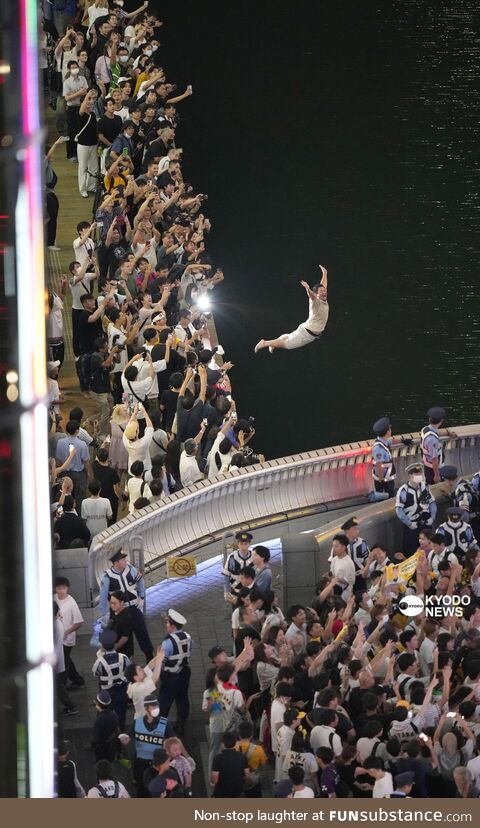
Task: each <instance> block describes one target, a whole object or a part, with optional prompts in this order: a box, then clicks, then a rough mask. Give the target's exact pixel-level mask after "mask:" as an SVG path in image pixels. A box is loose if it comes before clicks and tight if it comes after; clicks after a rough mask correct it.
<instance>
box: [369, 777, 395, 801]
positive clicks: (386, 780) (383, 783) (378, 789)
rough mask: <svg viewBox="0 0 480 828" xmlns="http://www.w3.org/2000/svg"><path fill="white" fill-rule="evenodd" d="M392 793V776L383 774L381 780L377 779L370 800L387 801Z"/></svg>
mask: <svg viewBox="0 0 480 828" xmlns="http://www.w3.org/2000/svg"><path fill="white" fill-rule="evenodd" d="M391 793H393V779H392V774H391V773H387V772H385V776H384V777H383V779H377V780H376V781H375V785H374V786H373V792H372V799H389V797H390V794H391Z"/></svg>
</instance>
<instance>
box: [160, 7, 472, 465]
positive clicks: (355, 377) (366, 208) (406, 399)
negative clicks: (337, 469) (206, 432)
mask: <svg viewBox="0 0 480 828" xmlns="http://www.w3.org/2000/svg"><path fill="white" fill-rule="evenodd" d="M153 5H154V4H153V3H152V6H153ZM161 16H162V15H161ZM162 19H164V21H165V29H164V31H163V32H162V35H163V37H162V40H163V41H164V43H163V44H162V60H163V61H164V65H165V68H166V70H167V77H168V79H169V80H170V81H172V82H174V83H178V85H179V88H180V89H182V90H183V85H184V84H186V83H192V84H193V88H194V96H193V98H191V99H189V100H187V101H185V102H184V103H181V104H180V105H179V107H178V109H179V112H180V114H181V118H182V120H181V124H180V127H179V129H178V133H177V145H179V146H183V147H184V150H185V172H186V175H185V177H186V180H189V179H191V180H192V181H193V183H194V184H195V186H196V188H198V190H200V191H202V192H207V193H208V194H209V201H208V204H207V209H206V213H207V214H208V215H209V216H210V218H211V219H212V221H213V225H214V227H213V233H212V239H211V242H210V244H209V249H210V251H211V253H212V255H213V257H214V263H215V264H216V265H220V266H222V267H223V269H224V271H225V274H226V279H225V282H224V284H223V285H222V286H221V287H220V288H219V289H216V290H215V291H214V294H213V298H214V308H215V309H214V315H215V321H216V324H217V328H218V331H219V337H220V341H221V343H222V345H223V346H224V348H225V352H226V357H227V358H228V359H231V360H232V361H233V362H234V363H235V365H236V367H235V369H234V370H233V371H232V383H233V386H234V393H235V397H236V398H237V400H238V403H239V407H240V411H241V413H242V415H244V416H248V415H250V414H252V415H254V416H255V417H256V420H257V432H258V433H257V437H256V441H255V447H256V448H257V449H258V450H259V451H264V453H265V454H266V455H267V457H268V458H271V457H273V456H281V455H286V454H289V453H294V452H297V451H302V450H307V449H313V448H320V447H322V446H328V445H333V444H339V443H342V442H347V441H350V440H356V439H359V438H364V437H368V436H370V433H371V424H372V423H373V421H374V420H375V419H377V417H378V416H380V415H382V414H385V413H387V414H389V415H390V416H391V417H392V419H393V421H394V430H395V432H397V433H398V432H402V431H406V430H417V429H418V428H420V427H421V426H422V425H423V424H424V421H425V411H426V409H427V407H429V406H430V405H432V404H437V405H438V404H444V405H445V406H446V407H447V408H448V411H449V423H450V424H454V423H456V424H458V423H468V422H476V421H478V414H477V394H478V385H477V367H478V363H479V355H478V342H479V334H480V325H479V321H478V308H479V307H480V303H479V298H480V296H479V294H480V289H479V286H478V277H477V269H478V266H477V259H478V252H477V251H478V228H477V225H478V212H479V209H480V199H479V197H478V180H479V167H480V164H479V156H478V132H479V129H478V114H479V91H480V77H479V75H478V71H477V67H478V63H479V57H480V35H479V33H478V9H477V5H476V3H475V2H474V0H470V1H469V2H468V1H467V2H465V1H464V0H462V2H459V1H458V0H457V2H454V0H452V2H444V0H436V1H435V2H433V0H432V2H422V0H403V1H402V2H386V1H385V0H377V2H375V3H373V2H370V0H367V2H364V3H358V2H353V0H340V2H339V0H322V2H318V0H316V2H315V1H314V0H300V2H295V3H293V2H285V0H280V2H275V3H274V2H272V0H260V1H259V2H258V3H252V2H250V3H243V4H238V5H233V4H230V3H224V2H219V1H218V0H206V2H205V3H202V4H198V3H197V2H192V0H186V2H184V3H182V4H180V5H178V6H176V7H175V6H173V7H171V8H170V9H169V10H168V12H167V11H165V13H164V14H163V16H162ZM319 262H322V263H323V264H325V265H326V266H327V267H328V269H329V274H330V279H331V281H330V290H329V300H330V321H329V324H328V327H327V329H326V332H325V334H324V336H323V337H322V338H321V340H320V342H319V343H315V344H312V345H310V346H308V347H306V348H304V349H302V350H296V351H291V352H277V353H276V354H275V355H274V356H273V357H270V356H269V355H268V352H266V351H263V352H262V353H261V354H259V355H258V356H254V354H253V347H254V345H255V343H256V342H257V340H258V339H259V338H260V337H262V336H264V337H267V338H271V337H274V336H278V335H279V334H281V333H284V332H287V331H290V330H293V329H294V328H295V327H296V326H297V325H298V324H299V322H301V321H303V320H304V319H305V318H306V299H305V294H304V291H303V289H302V288H301V287H300V285H299V284H298V281H299V280H300V279H301V278H306V279H307V280H309V281H310V283H311V284H312V283H313V281H314V280H315V279H316V276H317V273H318V269H317V265H318V263H319ZM292 276H296V278H292Z"/></svg>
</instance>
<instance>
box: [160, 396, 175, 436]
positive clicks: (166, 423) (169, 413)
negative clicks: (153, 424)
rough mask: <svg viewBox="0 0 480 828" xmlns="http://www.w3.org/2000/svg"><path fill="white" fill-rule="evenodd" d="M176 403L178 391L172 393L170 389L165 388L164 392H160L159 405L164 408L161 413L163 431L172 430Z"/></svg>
mask: <svg viewBox="0 0 480 828" xmlns="http://www.w3.org/2000/svg"><path fill="white" fill-rule="evenodd" d="M177 401H178V391H172V389H171V388H167V389H166V390H165V391H162V396H161V397H160V405H164V406H165V411H164V412H163V427H164V429H165V431H171V430H172V425H173V421H174V419H175V414H176V413H177Z"/></svg>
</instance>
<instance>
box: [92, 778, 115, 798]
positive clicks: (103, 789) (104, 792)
mask: <svg viewBox="0 0 480 828" xmlns="http://www.w3.org/2000/svg"><path fill="white" fill-rule="evenodd" d="M113 784H114V786H115V787H114V791H113V794H112V796H109V795H108V794H107V792H106V790H105V788H102V786H101V785H95V787H96V789H97V791H98V793H99V794H100V796H101V797H102V798H103V799H118V795H119V793H120V785H119V784H118V782H114V783H113Z"/></svg>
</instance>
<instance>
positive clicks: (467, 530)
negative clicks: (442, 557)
mask: <svg viewBox="0 0 480 828" xmlns="http://www.w3.org/2000/svg"><path fill="white" fill-rule="evenodd" d="M438 531H439V532H440V534H442V535H443V537H444V539H445V549H446V550H447V551H448V552H454V553H455V555H456V556H457V558H458V559H459V561H460V563H463V561H464V560H465V554H466V552H468V550H469V549H470V547H471V546H474V545H476V544H475V538H474V536H473V532H472V529H471V526H470V524H468V523H465V522H464V521H463V520H462V521H461V522H460V523H456V524H455V525H453V524H452V523H450V521H449V520H447V521H446V523H442V525H441V526H439V527H438Z"/></svg>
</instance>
